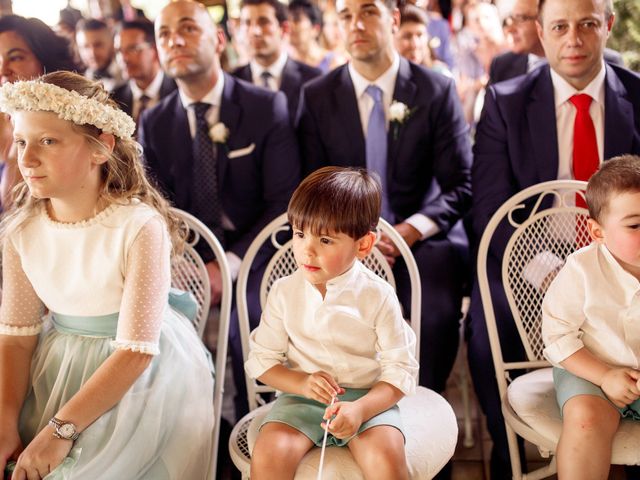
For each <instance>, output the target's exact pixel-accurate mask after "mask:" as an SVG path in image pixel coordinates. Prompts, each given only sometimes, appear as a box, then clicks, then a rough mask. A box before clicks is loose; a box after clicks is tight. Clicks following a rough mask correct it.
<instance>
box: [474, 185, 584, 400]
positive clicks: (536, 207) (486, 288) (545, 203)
mask: <svg viewBox="0 0 640 480" xmlns="http://www.w3.org/2000/svg"><path fill="white" fill-rule="evenodd" d="M585 188H586V182H580V181H575V180H558V181H551V182H545V183H541V184H538V185H534V186H532V187H529V188H527V189H525V190H523V191H521V192H519V193H517V194H516V195H514V196H513V197H511V198H510V199H509V200H507V201H506V202H505V203H504V204H503V205H502V206H501V207H500V208H499V209H498V211H497V212H496V213H495V214H494V215H493V217H492V218H491V220H490V221H489V224H488V225H487V228H486V229H485V232H484V233H483V236H482V240H481V242H480V248H479V251H478V279H479V282H480V291H481V295H482V302H483V307H484V310H485V317H486V320H487V329H488V331H489V338H490V342H491V350H492V353H493V356H494V364H495V366H496V371H497V372H500V371H504V370H509V369H510V368H527V367H528V366H531V367H534V366H541V365H543V364H546V363H547V362H546V360H545V358H544V355H543V349H544V343H543V341H542V332H541V329H542V301H543V299H544V293H545V291H546V288H547V287H548V284H549V281H550V280H551V279H552V278H553V277H554V276H555V273H556V272H557V270H559V269H560V268H561V267H562V266H563V265H564V262H565V261H566V258H567V257H568V256H569V255H570V254H571V253H573V252H574V251H576V250H577V249H578V248H580V247H583V246H586V245H588V244H589V241H590V240H589V233H588V230H587V218H588V212H587V210H586V209H585V208H582V207H578V206H576V197H582V198H584V190H585ZM505 225H509V226H510V227H511V228H513V231H512V233H511V235H510V237H509V239H508V241H507V244H506V248H505V249H504V253H503V256H502V288H504V292H505V294H506V297H507V300H508V303H509V307H510V310H511V314H512V316H513V319H514V321H515V323H516V327H517V329H518V332H519V334H520V339H521V341H522V343H523V345H524V348H525V351H526V354H527V360H528V362H530V364H529V365H525V364H524V362H513V363H511V364H506V363H505V362H504V360H503V358H502V349H501V348H500V343H499V332H498V328H497V326H496V319H495V312H494V309H493V308H494V307H493V303H492V298H491V294H490V284H489V281H488V277H487V258H488V254H489V245H490V244H491V242H492V241H493V240H494V238H493V236H494V233H495V232H496V231H500V232H501V234H503V233H504V226H505ZM501 378H502V379H504V377H503V376H502V375H500V374H499V375H498V379H499V383H500V384H501V385H500V387H501V394H504V391H503V389H506V383H505V384H503V383H502V380H501Z"/></svg>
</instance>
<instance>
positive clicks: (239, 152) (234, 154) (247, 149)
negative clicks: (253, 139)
mask: <svg viewBox="0 0 640 480" xmlns="http://www.w3.org/2000/svg"><path fill="white" fill-rule="evenodd" d="M255 148H256V144H255V143H252V144H251V145H249V146H247V147H244V148H238V149H237V150H231V151H230V152H229V153H227V158H238V157H243V156H244V155H249V154H250V153H251V152H253V151H254V150H255Z"/></svg>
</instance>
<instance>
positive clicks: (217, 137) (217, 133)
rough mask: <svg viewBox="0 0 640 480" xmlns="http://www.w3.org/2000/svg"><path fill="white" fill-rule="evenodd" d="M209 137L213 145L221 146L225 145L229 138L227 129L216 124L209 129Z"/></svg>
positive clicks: (223, 125) (220, 124)
mask: <svg viewBox="0 0 640 480" xmlns="http://www.w3.org/2000/svg"><path fill="white" fill-rule="evenodd" d="M209 136H210V137H211V140H213V143H219V144H221V145H223V144H225V143H227V138H229V129H228V128H227V126H226V125H225V124H224V123H222V122H218V123H216V124H215V125H213V126H212V127H211V128H210V129H209Z"/></svg>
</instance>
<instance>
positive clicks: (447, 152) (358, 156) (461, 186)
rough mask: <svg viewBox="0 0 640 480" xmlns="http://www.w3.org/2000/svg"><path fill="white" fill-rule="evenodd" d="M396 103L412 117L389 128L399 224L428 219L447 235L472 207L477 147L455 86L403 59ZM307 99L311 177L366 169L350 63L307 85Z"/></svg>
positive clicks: (305, 133) (301, 130)
mask: <svg viewBox="0 0 640 480" xmlns="http://www.w3.org/2000/svg"><path fill="white" fill-rule="evenodd" d="M393 99H394V101H397V102H401V103H404V104H405V105H407V106H408V107H409V109H410V110H411V114H410V116H409V118H408V119H407V120H405V121H404V122H403V123H401V124H398V123H391V125H390V127H389V133H388V156H387V158H388V162H387V188H388V197H389V202H390V206H391V209H392V210H393V213H394V214H395V215H396V217H397V218H396V221H402V220H404V219H406V218H408V217H409V216H411V215H413V214H414V213H421V214H423V215H426V216H427V217H429V218H430V219H431V220H433V221H434V222H435V223H436V224H437V225H438V227H439V228H440V230H441V232H443V233H444V234H445V235H446V234H447V233H448V232H449V231H450V229H451V228H452V227H453V225H454V224H455V223H456V222H457V221H458V220H459V219H460V218H461V217H462V215H464V213H465V211H466V210H467V209H468V206H469V204H470V193H471V191H470V169H471V147H470V143H469V134H468V127H467V124H466V123H465V121H464V117H463V114H462V109H461V107H460V102H459V101H458V96H457V94H456V89H455V85H454V83H453V81H451V80H450V79H448V78H446V77H445V76H443V75H440V74H439V73H434V72H431V71H429V70H427V69H425V68H423V67H421V66H418V65H415V64H413V63H410V62H408V61H407V60H405V59H403V58H401V59H400V69H399V71H398V76H397V79H396V85H395V89H394V93H393ZM300 101H301V105H300V109H299V118H298V122H297V125H298V138H299V140H300V146H301V150H302V158H303V166H304V170H305V172H306V173H308V172H311V171H313V170H316V169H317V168H320V167H323V166H326V165H340V166H360V167H365V166H366V153H365V152H366V150H365V137H364V133H363V131H362V123H361V122H360V113H359V111H358V105H357V101H356V96H355V91H354V87H353V83H352V82H351V77H350V75H349V70H348V68H347V66H346V65H344V66H342V67H338V68H336V69H335V70H333V71H332V72H330V73H328V74H327V75H325V76H323V77H320V78H318V79H316V80H313V81H311V82H310V83H308V84H306V85H305V86H304V88H303V92H302V96H301V100H300ZM464 242H466V239H465V240H464Z"/></svg>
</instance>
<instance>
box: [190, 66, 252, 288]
mask: <svg viewBox="0 0 640 480" xmlns="http://www.w3.org/2000/svg"><path fill="white" fill-rule="evenodd" d="M223 91H224V75H223V74H222V72H220V74H219V75H218V81H217V82H216V84H215V85H214V86H213V88H212V89H211V90H209V92H208V93H207V94H206V95H205V96H204V97H202V99H200V100H194V99H193V98H190V97H189V96H188V95H187V94H186V93H185V92H184V91H183V90H182V89H180V88H179V89H178V94H179V95H180V101H181V102H182V106H183V107H184V108H185V110H186V111H187V120H188V121H189V132H190V133H191V138H195V136H196V112H195V110H194V105H195V104H196V103H198V102H202V103H209V104H211V107H209V110H208V111H207V114H206V119H207V123H208V124H209V126H210V127H211V126H213V125H215V124H216V123H218V121H219V119H220V105H221V104H222V92H223ZM222 226H223V228H224V229H225V230H235V226H234V225H233V223H232V222H231V219H230V218H229V217H228V216H227V215H226V214H225V213H224V212H222ZM226 255H227V261H228V262H229V270H230V271H231V277H232V278H233V279H234V280H235V279H236V278H237V276H238V272H239V271H240V264H241V263H242V260H241V259H240V257H238V256H237V255H236V254H235V253H233V252H230V251H227V252H226Z"/></svg>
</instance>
